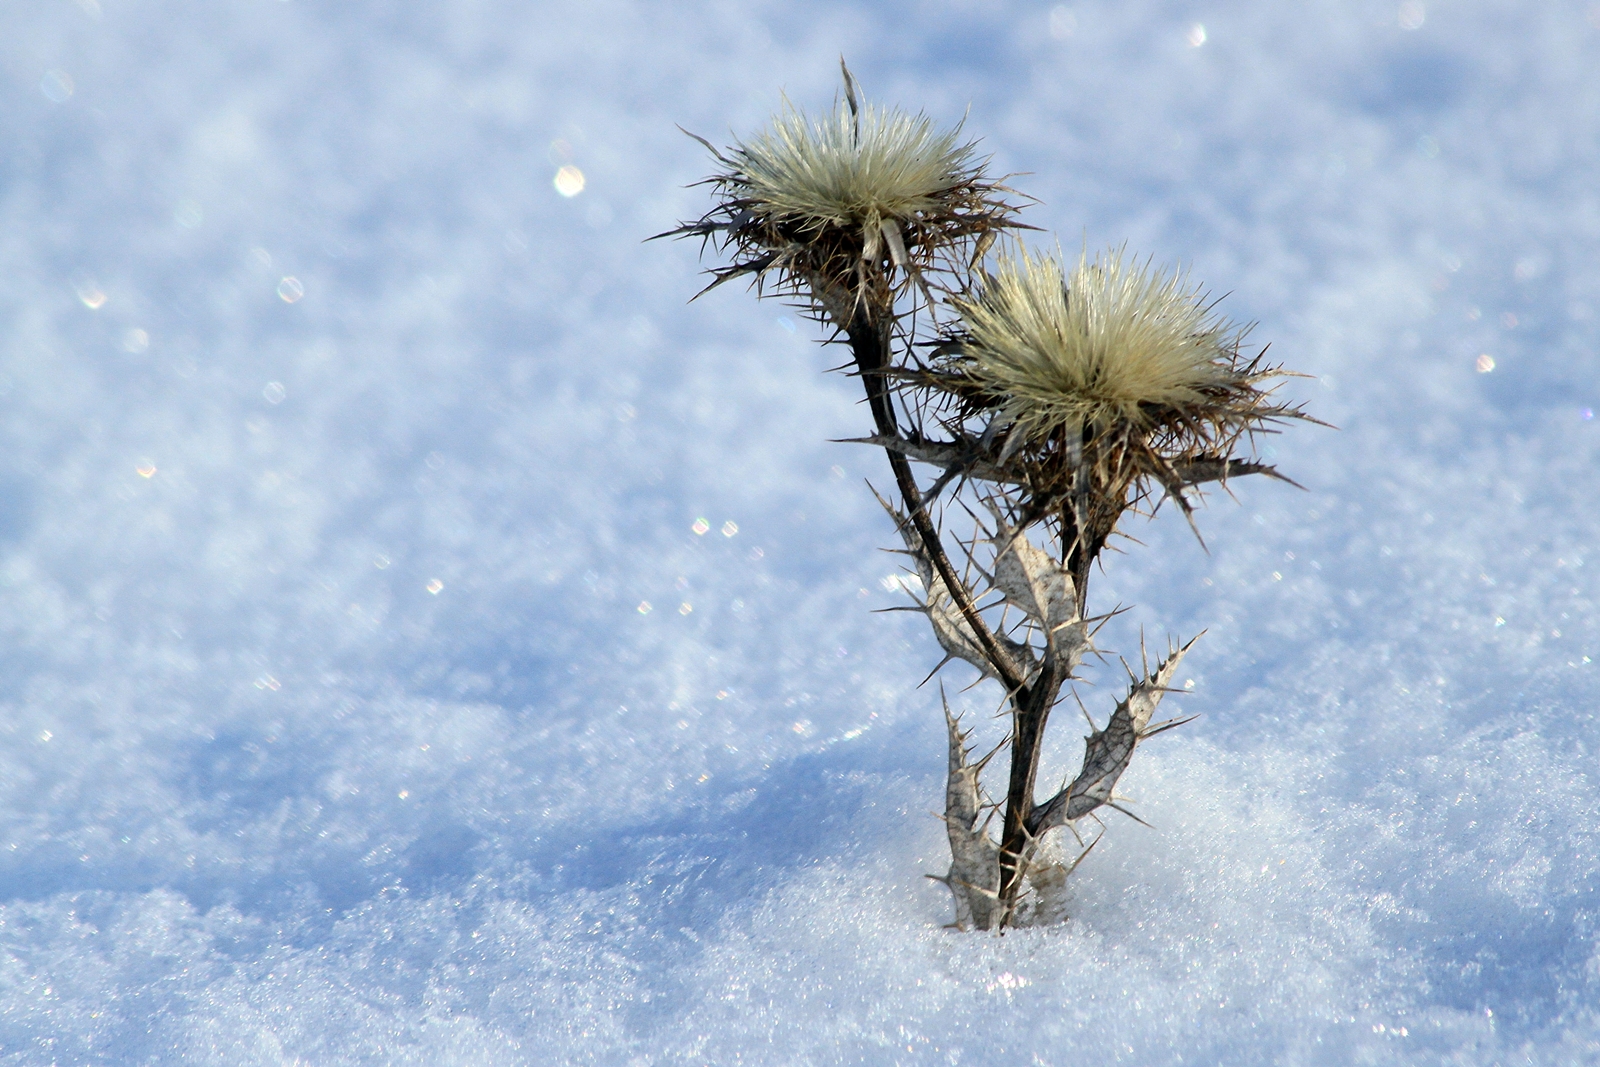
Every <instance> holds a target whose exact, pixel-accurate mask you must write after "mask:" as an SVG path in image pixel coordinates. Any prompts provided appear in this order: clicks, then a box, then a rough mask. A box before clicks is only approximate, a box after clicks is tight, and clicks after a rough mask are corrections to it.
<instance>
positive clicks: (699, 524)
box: [689, 519, 711, 537]
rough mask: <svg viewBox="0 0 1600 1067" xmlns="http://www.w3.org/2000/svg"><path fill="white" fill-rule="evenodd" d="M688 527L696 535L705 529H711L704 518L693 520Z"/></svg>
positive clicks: (702, 532)
mask: <svg viewBox="0 0 1600 1067" xmlns="http://www.w3.org/2000/svg"><path fill="white" fill-rule="evenodd" d="M689 529H691V530H693V531H694V535H695V536H696V537H699V536H700V535H702V534H704V533H705V532H706V531H707V530H709V529H711V524H710V523H709V522H707V521H706V520H704V519H696V520H694V525H693V526H691V527H689Z"/></svg>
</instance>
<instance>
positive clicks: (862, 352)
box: [846, 309, 1028, 696]
mask: <svg viewBox="0 0 1600 1067" xmlns="http://www.w3.org/2000/svg"><path fill="white" fill-rule="evenodd" d="M846 335H847V336H848V337H849V339H850V351H851V353H852V354H853V355H854V356H855V361H856V369H857V370H858V371H859V372H860V374H861V380H862V384H863V385H864V386H865V388H866V391H867V404H868V406H869V407H871V409H872V419H873V422H874V423H875V424H876V425H877V428H878V433H880V434H882V435H884V436H885V437H899V435H900V431H899V423H898V420H896V419H895V415H894V407H893V405H892V403H891V401H890V398H889V390H888V388H887V387H886V385H885V384H884V383H885V378H884V373H883V372H884V370H885V369H886V368H887V367H888V365H889V345H890V334H889V330H888V327H887V326H879V325H878V324H876V323H874V322H872V321H871V320H870V319H869V318H868V316H867V314H866V311H865V310H864V309H860V310H857V312H856V314H855V317H854V318H853V319H852V320H851V323H850V328H849V329H848V330H847V331H846ZM884 452H885V453H886V454H887V455H888V457H889V466H890V467H891V468H892V469H893V470H894V480H895V484H896V485H897V486H898V487H899V489H900V498H901V499H902V500H903V501H904V502H905V505H906V512H907V513H908V514H909V515H910V517H911V523H912V525H913V526H914V527H916V530H917V535H918V536H919V537H920V538H921V539H922V547H923V550H924V551H925V552H927V553H928V558H929V559H930V560H932V561H933V566H934V568H935V569H936V570H937V571H938V572H939V577H941V578H943V579H944V584H945V588H946V589H948V590H950V595H951V597H952V598H954V600H955V603H956V606H957V607H958V608H960V609H961V614H962V616H963V617H964V618H965V619H966V620H967V625H969V626H971V627H972V632H973V634H974V635H976V637H977V639H978V644H979V645H980V646H981V647H982V648H983V654H984V655H985V656H987V657H988V658H989V662H990V663H992V664H993V665H994V668H995V671H996V672H997V673H998V674H999V675H1000V681H1001V682H1002V683H1004V685H1005V687H1006V690H1007V691H1008V692H1011V693H1013V694H1017V695H1019V696H1020V695H1021V694H1023V693H1026V692H1027V691H1028V686H1027V683H1026V681H1025V680H1024V679H1023V678H1022V676H1021V675H1020V674H1018V673H1017V671H1016V668H1015V667H1014V666H1013V665H1012V663H1011V657H1010V656H1008V655H1006V654H1005V653H1004V652H1002V651H1001V650H1000V646H999V643H998V642H996V641H995V639H994V634H993V633H991V632H990V630H989V627H988V625H987V624H986V623H985V622H984V621H983V617H982V616H980V615H979V614H978V609H977V606H976V605H974V604H973V602H972V597H971V596H970V595H969V594H968V592H967V586H966V583H965V582H963V581H961V580H960V579H959V578H958V577H956V572H955V568H954V567H952V566H951V565H950V558H949V556H948V555H946V554H945V550H944V542H943V541H941V540H940V538H939V531H938V530H937V529H935V528H934V525H933V520H932V519H930V518H929V517H928V509H927V508H926V507H925V506H924V505H923V501H922V490H920V489H918V488H917V480H916V477H915V476H914V475H913V474H912V473H911V464H910V463H909V462H907V460H906V457H905V456H903V455H901V454H900V453H899V452H896V451H894V450H893V449H889V448H886V449H884Z"/></svg>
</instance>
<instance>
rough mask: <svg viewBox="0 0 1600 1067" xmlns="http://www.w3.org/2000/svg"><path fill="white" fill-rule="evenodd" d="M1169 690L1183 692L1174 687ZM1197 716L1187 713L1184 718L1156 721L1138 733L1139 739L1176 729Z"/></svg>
mask: <svg viewBox="0 0 1600 1067" xmlns="http://www.w3.org/2000/svg"><path fill="white" fill-rule="evenodd" d="M1171 692H1175V693H1181V692H1183V690H1181V689H1174V690H1171ZM1199 717H1200V716H1198V715H1188V716H1185V717H1184V718H1181V719H1168V720H1167V721H1166V722H1159V723H1156V724H1155V725H1154V726H1152V727H1149V728H1148V729H1146V730H1145V732H1144V733H1142V734H1140V735H1139V740H1140V741H1144V740H1146V739H1147V738H1151V737H1154V736H1155V735H1156V734H1164V733H1166V732H1167V731H1168V730H1176V729H1177V728H1178V727H1180V726H1183V725H1186V724H1187V723H1191V722H1194V721H1195V720H1196V719H1198V718H1199Z"/></svg>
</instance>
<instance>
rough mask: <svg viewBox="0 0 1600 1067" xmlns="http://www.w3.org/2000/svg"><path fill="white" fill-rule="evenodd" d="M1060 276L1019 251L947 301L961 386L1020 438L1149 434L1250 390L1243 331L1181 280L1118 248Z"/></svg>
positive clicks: (1050, 261)
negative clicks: (1112, 431) (1094, 432)
mask: <svg viewBox="0 0 1600 1067" xmlns="http://www.w3.org/2000/svg"><path fill="white" fill-rule="evenodd" d="M1064 273H1065V272H1064V271H1063V268H1062V263H1061V261H1060V260H1059V259H1056V258H1053V257H1051V256H1048V255H1039V256H1033V255H1030V254H1029V253H1028V252H1027V251H1026V250H1023V251H1021V252H1019V253H1017V254H1015V255H1010V256H1005V257H1002V258H1001V259H1000V261H999V263H998V264H997V267H996V270H995V272H994V273H993V274H991V275H989V276H988V278H987V279H986V284H985V285H984V286H983V288H982V290H981V291H980V292H979V293H978V294H977V295H975V296H973V297H971V298H957V299H956V300H955V301H954V303H955V306H956V309H957V310H958V311H959V313H960V314H961V320H962V326H963V328H964V330H965V332H966V338H965V340H964V344H963V346H962V347H963V350H964V353H965V356H966V359H965V360H964V361H963V367H962V369H963V371H964V374H965V377H966V378H967V380H968V384H969V385H970V387H971V388H972V389H974V390H975V391H977V392H978V393H980V394H981V395H982V396H983V397H985V398H987V399H988V400H989V401H990V402H991V403H993V404H995V405H997V406H998V407H999V408H1000V416H1001V418H1002V419H1003V420H1004V421H1006V422H1009V423H1013V424H1015V426H1016V428H1017V430H1018V431H1020V432H1021V433H1023V434H1024V435H1025V436H1027V437H1028V438H1030V439H1041V438H1046V437H1049V436H1050V435H1051V434H1052V433H1054V432H1055V431H1056V430H1059V429H1061V428H1063V427H1069V426H1071V427H1085V426H1088V427H1094V426H1101V427H1106V426H1110V425H1113V424H1115V423H1127V424H1131V426H1133V427H1136V428H1139V429H1153V428H1155V426H1156V425H1157V424H1158V423H1161V422H1164V421H1168V420H1170V419H1172V418H1173V417H1175V416H1177V415H1179V413H1184V412H1187V413H1190V414H1195V415H1201V416H1202V417H1204V416H1206V415H1208V414H1217V413H1218V412H1216V411H1215V410H1214V409H1215V407H1216V404H1217V402H1218V401H1225V399H1226V398H1227V397H1229V396H1230V395H1232V394H1235V393H1237V392H1238V391H1239V390H1240V389H1241V388H1247V387H1248V383H1249V381H1250V380H1252V379H1251V375H1250V373H1249V372H1248V371H1242V369H1241V367H1240V365H1239V344H1240V341H1241V340H1242V339H1243V336H1244V333H1245V331H1244V330H1243V329H1241V328H1240V327H1238V326H1235V325H1234V324H1232V323H1230V322H1228V321H1227V320H1226V319H1223V318H1222V317H1220V316H1218V315H1217V314H1215V312H1214V311H1213V305H1211V304H1209V303H1207V301H1206V299H1205V295H1204V293H1202V292H1201V291H1200V290H1199V289H1198V288H1197V287H1195V286H1193V285H1191V284H1189V282H1188V279H1187V278H1186V277H1185V276H1184V275H1183V274H1181V273H1179V272H1176V271H1174V272H1171V273H1168V272H1163V271H1160V270H1155V269H1152V268H1151V266H1150V264H1149V262H1148V261H1147V262H1145V263H1139V262H1137V261H1129V260H1128V259H1127V258H1126V257H1125V256H1124V254H1123V252H1122V251H1121V250H1119V249H1113V250H1111V251H1108V252H1106V253H1104V254H1103V255H1101V256H1099V257H1097V258H1096V259H1095V260H1094V261H1093V262H1090V261H1089V259H1088V257H1087V255H1085V256H1083V257H1082V258H1081V259H1080V260H1079V262H1078V265H1077V266H1076V267H1075V268H1074V269H1073V270H1072V272H1071V274H1070V275H1068V276H1066V277H1063V274H1064Z"/></svg>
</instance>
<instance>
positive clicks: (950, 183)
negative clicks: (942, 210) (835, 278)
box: [729, 100, 979, 232]
mask: <svg viewBox="0 0 1600 1067" xmlns="http://www.w3.org/2000/svg"><path fill="white" fill-rule="evenodd" d="M733 154H734V158H735V159H736V160H737V161H738V164H739V171H740V173H738V174H737V175H730V176H729V178H730V181H731V182H732V183H733V184H735V185H737V186H742V188H741V189H740V192H742V193H743V197H742V199H744V200H746V201H747V203H746V205H745V206H746V208H747V209H748V210H749V211H750V212H751V213H752V214H754V215H758V216H761V217H764V218H766V219H769V220H772V221H774V222H791V223H794V224H795V225H796V226H797V227H798V228H799V229H800V230H801V231H802V232H805V231H812V232H817V231H822V230H825V229H827V228H829V227H847V226H854V227H858V228H859V227H879V226H881V224H882V223H883V222H884V221H885V220H894V221H896V222H902V223H904V222H907V221H909V220H911V219H913V218H915V217H916V216H917V215H918V214H928V213H932V212H935V211H937V210H938V209H939V207H940V206H941V200H942V199H943V198H944V197H945V196H946V195H947V194H948V193H949V192H950V191H951V190H952V189H954V188H956V187H957V186H959V185H962V184H963V183H966V182H970V181H971V180H972V179H973V177H974V176H975V175H976V173H977V171H978V169H979V164H978V162H977V160H976V159H975V158H974V157H975V150H974V145H973V144H972V143H971V142H964V141H962V139H961V129H960V127H959V126H958V127H955V128H953V129H948V130H939V129H937V128H936V127H935V126H934V123H933V120H932V119H930V118H928V117H927V116H926V115H908V114H906V113H905V112H903V111H900V110H898V109H894V108H881V107H875V106H873V105H871V104H868V105H866V106H864V107H860V108H859V109H858V108H857V107H853V106H851V105H850V104H849V103H847V102H845V101H840V102H838V103H837V104H835V105H834V108H833V111H832V112H831V113H830V114H828V115H826V116H824V117H823V118H821V119H817V120H812V119H809V118H807V116H806V114H805V113H804V112H803V111H801V110H800V109H798V108H796V107H794V105H792V104H790V103H789V102H788V101H787V100H786V101H785V102H784V108H783V111H782V112H781V113H780V114H779V115H777V116H776V117H774V119H773V120H772V124H771V125H770V126H769V127H768V128H767V129H765V130H762V131H761V132H760V133H758V134H757V135H756V136H754V137H752V138H750V139H749V140H748V141H745V142H743V143H741V144H739V145H738V146H736V147H735V148H734V149H733Z"/></svg>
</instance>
